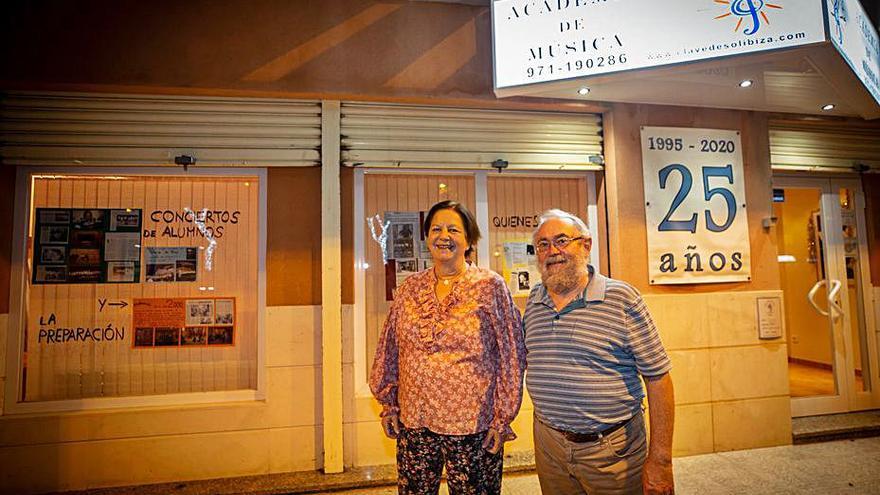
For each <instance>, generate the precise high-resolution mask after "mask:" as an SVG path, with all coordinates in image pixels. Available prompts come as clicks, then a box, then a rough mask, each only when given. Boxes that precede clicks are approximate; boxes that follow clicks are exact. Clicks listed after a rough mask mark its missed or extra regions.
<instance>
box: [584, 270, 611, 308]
mask: <svg viewBox="0 0 880 495" xmlns="http://www.w3.org/2000/svg"><path fill="white" fill-rule="evenodd" d="M587 268H588V269H589V270H590V281H589V282H587V288H586V289H584V300H585V301H587V302H602V301H604V300H605V282H606V281H607V280H608V277H606V276H605V275H602V274H601V273H599V272H597V271H596V269H595V268H593V265H587Z"/></svg>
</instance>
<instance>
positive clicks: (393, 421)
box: [370, 201, 525, 495]
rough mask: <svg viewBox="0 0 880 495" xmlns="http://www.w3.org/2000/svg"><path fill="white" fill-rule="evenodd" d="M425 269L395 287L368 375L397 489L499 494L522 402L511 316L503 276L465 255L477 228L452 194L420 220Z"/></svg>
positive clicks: (515, 320)
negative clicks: (391, 443)
mask: <svg viewBox="0 0 880 495" xmlns="http://www.w3.org/2000/svg"><path fill="white" fill-rule="evenodd" d="M424 228H425V231H426V232H427V236H426V237H427V239H426V242H427V243H428V249H429V250H430V252H431V258H432V259H433V261H434V266H433V268H429V269H427V270H424V271H422V272H419V273H416V274H415V275H412V276H410V277H409V278H408V279H406V280H405V281H404V282H403V284H402V285H401V286H400V288H399V289H398V290H397V296H396V298H395V300H394V303H392V305H391V310H390V311H389V313H388V318H387V319H386V320H385V326H384V328H383V330H382V335H381V337H380V338H379V344H378V348H377V349H376V358H375V360H374V361H373V369H372V372H371V373H370V389H371V390H372V391H373V395H374V396H375V397H376V399H377V400H378V401H379V403H380V404H382V426H383V428H384V429H385V434H386V435H387V436H388V437H390V438H396V439H397V471H398V490H399V493H401V494H436V493H438V490H439V488H440V474H441V472H442V471H443V466H444V465H445V466H446V478H447V484H448V486H449V492H450V494H452V495H456V494H498V493H501V468H502V460H503V445H504V442H505V441H508V440H512V439H514V438H516V436H515V435H514V433H513V430H511V428H510V423H511V421H513V418H514V417H516V413H517V412H518V411H519V406H520V402H521V400H522V378H523V370H524V368H525V346H524V344H523V336H522V327H521V317H520V313H519V310H518V309H517V308H516V306H514V304H513V299H512V298H511V296H510V292H509V291H508V290H507V286H506V285H505V284H504V280H503V279H502V278H501V277H500V276H498V275H497V274H496V273H494V272H491V271H489V270H486V269H483V268H478V267H476V266H474V265H471V264H469V263H468V262H467V258H468V257H469V256H470V255H471V253H472V252H473V248H474V245H475V244H476V242H477V240H479V238H480V230H479V228H478V227H477V223H476V221H475V220H474V217H473V215H472V214H471V213H470V211H468V210H467V208H465V207H464V206H463V205H461V204H460V203H457V202H455V201H441V202H440V203H437V204H436V205H434V206H433V207H432V208H431V210H430V211H429V212H428V215H427V216H426V218H425V225H424Z"/></svg>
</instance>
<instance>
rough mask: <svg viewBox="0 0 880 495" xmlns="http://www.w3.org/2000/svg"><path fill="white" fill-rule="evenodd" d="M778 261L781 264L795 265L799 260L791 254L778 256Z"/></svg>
mask: <svg viewBox="0 0 880 495" xmlns="http://www.w3.org/2000/svg"><path fill="white" fill-rule="evenodd" d="M776 261H777V262H779V263H795V262H796V261H797V260H796V259H795V257H794V256H792V255H790V254H780V255H778V256H776Z"/></svg>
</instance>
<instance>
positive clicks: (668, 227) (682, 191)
mask: <svg viewBox="0 0 880 495" xmlns="http://www.w3.org/2000/svg"><path fill="white" fill-rule="evenodd" d="M672 172H678V173H680V174H681V187H679V188H678V192H677V193H676V194H675V198H673V199H672V204H671V205H670V206H669V211H667V212H666V216H665V217H663V221H662V222H660V226H659V227H658V228H657V230H659V231H660V232H669V231H688V232H691V233H694V232H696V231H697V214H696V213H694V214H693V215H691V217H690V218H689V219H687V220H670V217H672V214H673V213H675V210H676V209H677V208H678V207H679V206H681V203H682V202H683V201H684V200H685V198H687V195H688V194H689V193H690V192H691V188H692V187H693V184H694V179H693V176H692V175H691V171H690V170H688V168H687V167H685V166H684V165H681V164H679V163H673V164H671V165H667V166H665V167H663V168H662V169H660V172H659V174H658V175H659V178H660V189H666V181H667V179H669V174H671V173H672ZM702 175H703V199H705V200H706V202H707V203H708V202H709V201H711V200H712V197H713V196H715V195H718V194H720V195H721V197H723V198H724V202H725V203H726V204H727V221H725V222H724V224H722V225H718V224H717V223H716V222H715V219H714V218H712V212H711V211H709V210H705V211H704V214H705V216H706V228H708V229H709V231H711V232H724V231H725V230H727V229H728V228H729V227H730V225H731V224H732V223H733V219H734V218H736V198H735V197H734V196H733V193H732V192H731V191H730V189H728V188H726V187H709V179H711V178H712V177H721V178H726V179H727V182H728V183H730V184H733V166H731V165H727V166H725V167H702Z"/></svg>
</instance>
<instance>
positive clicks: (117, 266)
mask: <svg viewBox="0 0 880 495" xmlns="http://www.w3.org/2000/svg"><path fill="white" fill-rule="evenodd" d="M141 224H142V215H141V210H140V209H133V208H124V209H109V208H37V209H36V218H35V226H34V244H33V245H34V251H33V267H34V270H33V279H32V281H33V283H34V284H108V283H109V284H112V283H137V282H139V281H140V271H141V262H140V260H141Z"/></svg>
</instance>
